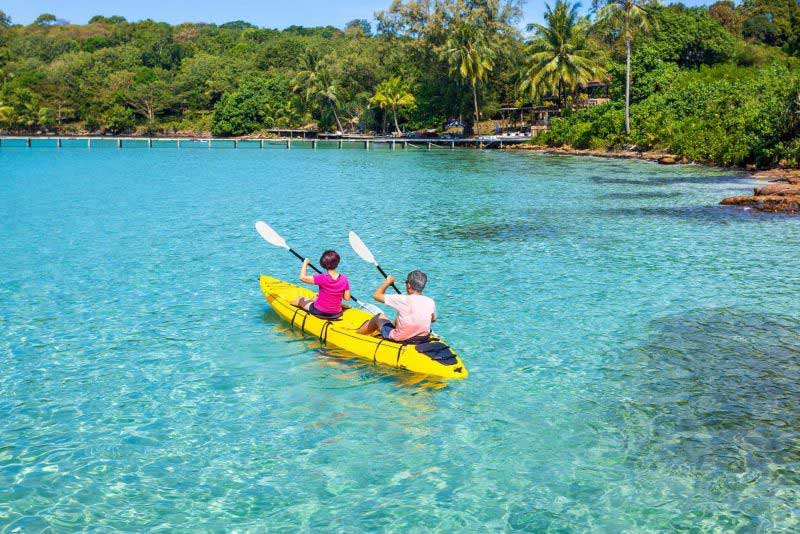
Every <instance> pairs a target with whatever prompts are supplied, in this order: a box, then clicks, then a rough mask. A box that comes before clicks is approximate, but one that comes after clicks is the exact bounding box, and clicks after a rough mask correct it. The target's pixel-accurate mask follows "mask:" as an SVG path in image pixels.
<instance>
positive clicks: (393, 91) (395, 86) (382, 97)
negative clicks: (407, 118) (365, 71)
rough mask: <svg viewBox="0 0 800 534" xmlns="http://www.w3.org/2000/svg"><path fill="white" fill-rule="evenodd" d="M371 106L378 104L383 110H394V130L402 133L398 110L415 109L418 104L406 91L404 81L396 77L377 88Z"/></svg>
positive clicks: (383, 82)
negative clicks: (398, 122) (398, 120)
mask: <svg viewBox="0 0 800 534" xmlns="http://www.w3.org/2000/svg"><path fill="white" fill-rule="evenodd" d="M369 102H370V104H376V105H378V107H380V108H381V109H386V108H387V107H388V108H389V109H391V110H392V115H393V116H394V128H395V131H396V132H397V133H401V132H400V125H399V124H397V108H410V107H414V105H415V104H416V103H417V100H416V98H414V95H412V94H411V93H410V92H409V91H408V89H406V86H405V84H404V83H403V80H402V79H400V77H399V76H394V77H392V78H389V79H388V80H384V81H382V82H381V83H379V84H378V86H377V87H376V88H375V95H373V96H372V98H370V99H369Z"/></svg>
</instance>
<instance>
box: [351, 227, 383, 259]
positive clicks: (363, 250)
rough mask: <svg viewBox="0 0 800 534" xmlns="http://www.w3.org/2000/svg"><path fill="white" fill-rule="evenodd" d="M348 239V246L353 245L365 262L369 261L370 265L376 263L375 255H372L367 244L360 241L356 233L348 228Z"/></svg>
mask: <svg viewBox="0 0 800 534" xmlns="http://www.w3.org/2000/svg"><path fill="white" fill-rule="evenodd" d="M348 239H349V240H350V246H351V247H353V250H355V252H356V254H358V255H359V257H360V258H361V259H362V260H364V261H365V262H367V263H371V264H372V265H378V262H377V261H375V256H373V255H372V252H370V250H369V249H368V248H367V245H365V244H364V242H363V241H361V238H360V237H358V234H357V233H355V232H354V231H352V230H350V234H348Z"/></svg>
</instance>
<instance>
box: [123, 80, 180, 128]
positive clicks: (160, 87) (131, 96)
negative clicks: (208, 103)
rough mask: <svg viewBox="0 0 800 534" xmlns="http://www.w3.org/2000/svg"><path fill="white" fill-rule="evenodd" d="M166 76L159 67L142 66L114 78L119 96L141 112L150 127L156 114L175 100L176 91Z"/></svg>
mask: <svg viewBox="0 0 800 534" xmlns="http://www.w3.org/2000/svg"><path fill="white" fill-rule="evenodd" d="M164 76H165V73H163V72H162V71H160V70H158V69H150V68H147V67H142V68H140V69H138V70H137V71H136V72H135V73H132V72H125V71H123V72H121V73H118V74H117V75H116V79H115V80H114V85H115V86H116V89H117V90H116V94H117V97H118V98H119V99H120V100H121V101H122V102H123V103H125V104H126V105H127V106H130V107H131V108H133V109H134V110H135V111H137V112H138V113H139V114H141V115H142V116H143V117H144V118H145V119H146V120H147V122H148V126H149V127H152V126H153V124H154V123H155V120H156V116H157V115H158V114H159V113H161V112H162V111H164V110H165V109H167V108H168V107H170V106H171V105H172V103H173V102H174V92H173V90H172V87H171V86H170V84H169V83H167V81H166V80H165V79H163V77H164Z"/></svg>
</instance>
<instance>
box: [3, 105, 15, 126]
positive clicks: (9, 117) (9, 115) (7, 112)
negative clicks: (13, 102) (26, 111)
mask: <svg viewBox="0 0 800 534" xmlns="http://www.w3.org/2000/svg"><path fill="white" fill-rule="evenodd" d="M13 118H14V108H12V107H11V106H6V105H5V104H3V103H2V102H0V128H3V127H7V126H10V125H11V123H12V122H13Z"/></svg>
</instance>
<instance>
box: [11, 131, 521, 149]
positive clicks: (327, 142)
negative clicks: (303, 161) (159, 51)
mask: <svg viewBox="0 0 800 534" xmlns="http://www.w3.org/2000/svg"><path fill="white" fill-rule="evenodd" d="M529 139H530V137H503V136H484V137H474V138H466V139H442V138H431V139H424V138H423V139H416V138H391V137H388V138H387V137H375V138H367V139H364V138H354V139H348V138H341V139H298V138H236V139H230V138H209V137H206V138H201V137H195V138H192V137H104V136H50V135H43V136H13V135H10V136H0V147H3V146H17V147H19V146H22V147H29V148H30V147H51V148H64V147H80V146H85V147H86V148H95V147H96V148H124V147H138V148H159V147H170V146H172V147H176V148H259V149H264V148H274V147H279V148H286V149H292V148H311V149H317V148H338V149H342V148H364V149H366V150H370V149H371V148H388V149H390V150H396V149H401V148H402V149H407V148H422V149H427V150H433V149H439V148H445V149H455V148H457V147H463V148H479V149H484V148H504V147H505V146H508V145H514V144H520V143H524V142H526V141H528V140H529Z"/></svg>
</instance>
